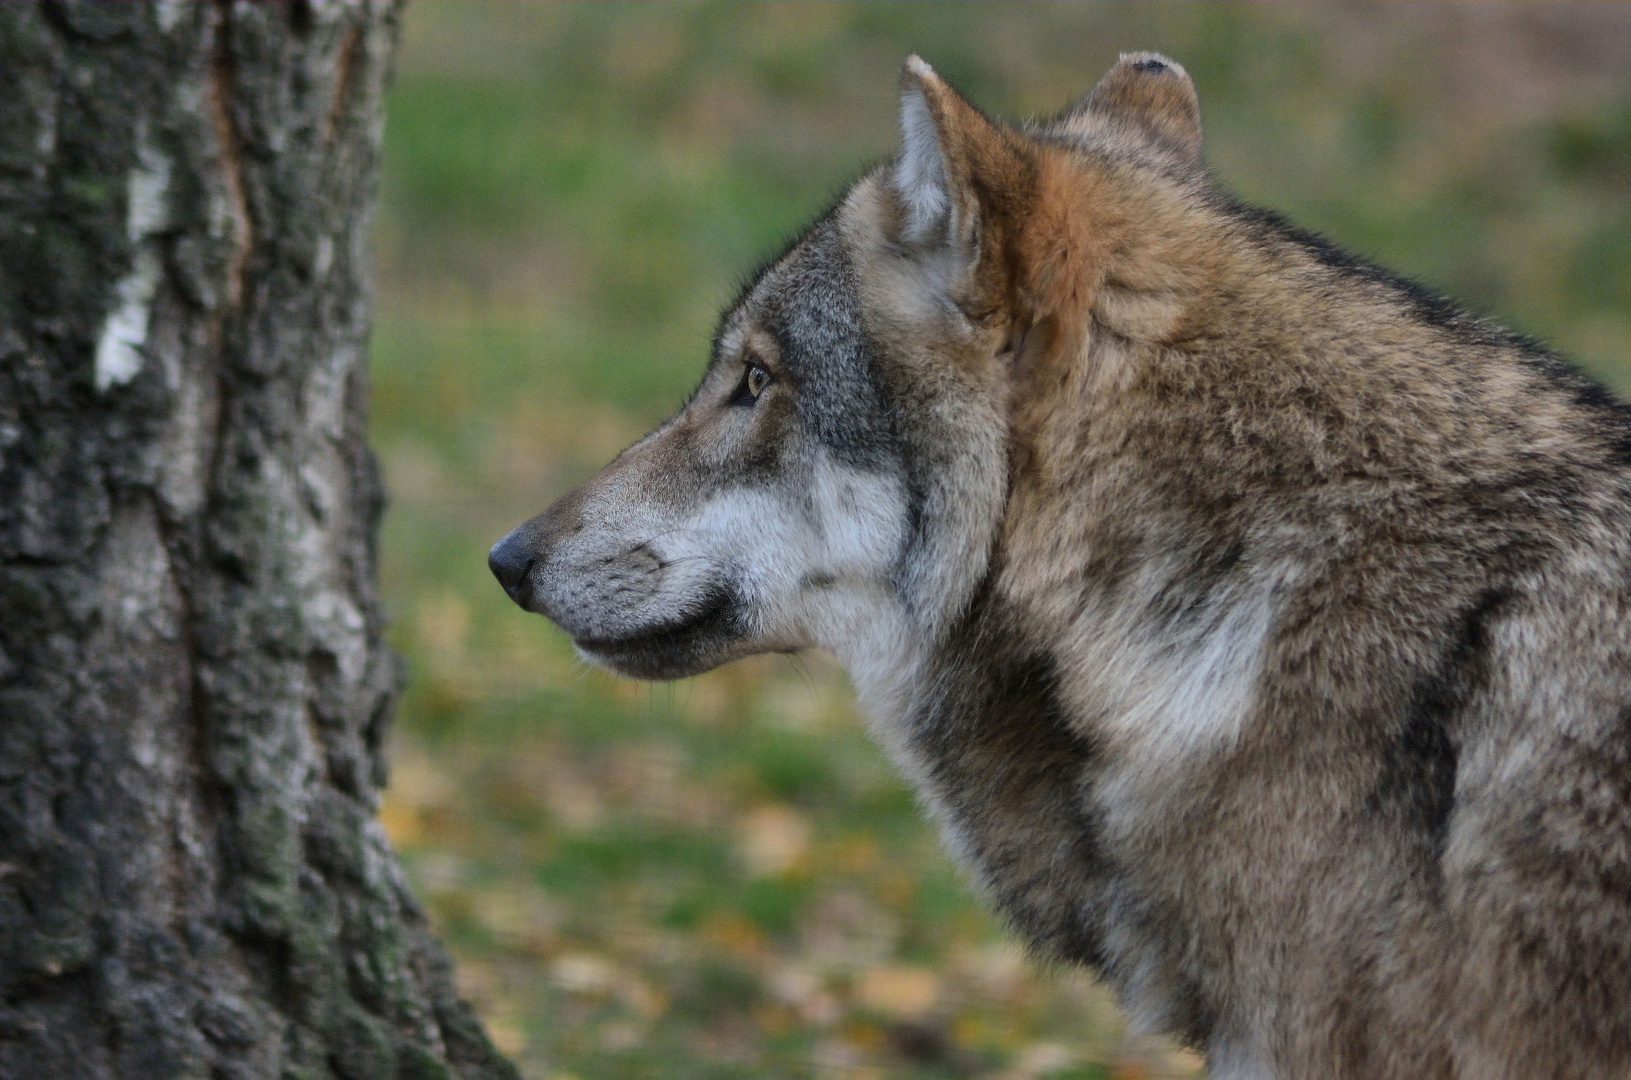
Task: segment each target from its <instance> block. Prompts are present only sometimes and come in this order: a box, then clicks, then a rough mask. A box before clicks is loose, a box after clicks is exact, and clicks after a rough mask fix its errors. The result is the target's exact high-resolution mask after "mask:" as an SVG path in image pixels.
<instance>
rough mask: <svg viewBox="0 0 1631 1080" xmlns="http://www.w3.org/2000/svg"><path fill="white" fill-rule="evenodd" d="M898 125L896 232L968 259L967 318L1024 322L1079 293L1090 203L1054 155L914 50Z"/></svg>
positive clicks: (910, 241) (903, 76)
mask: <svg viewBox="0 0 1631 1080" xmlns="http://www.w3.org/2000/svg"><path fill="white" fill-rule="evenodd" d="M901 128H902V149H901V159H900V162H899V164H898V165H897V169H896V180H895V189H896V193H897V195H898V196H899V197H900V199H901V204H902V208H901V224H900V228H899V237H900V239H901V240H902V241H903V242H904V243H905V244H906V245H907V246H909V247H915V248H922V249H928V250H940V249H945V248H951V249H953V250H956V251H958V252H959V253H962V254H966V255H968V256H970V257H971V263H970V268H971V270H972V276H971V278H970V279H969V282H968V284H969V286H970V288H969V291H968V295H966V296H962V297H959V298H958V300H959V302H960V303H961V305H962V306H963V308H964V310H965V311H966V312H967V313H968V314H969V315H970V316H972V317H974V318H976V319H980V320H981V321H987V322H990V321H1008V322H1011V323H1015V324H1018V326H1019V327H1020V328H1023V327H1024V326H1026V325H1028V324H1030V323H1031V322H1033V321H1036V320H1038V319H1043V318H1047V317H1049V316H1051V315H1055V314H1059V313H1060V310H1059V309H1060V308H1061V307H1063V306H1066V304H1067V301H1071V300H1079V299H1083V298H1082V297H1079V296H1078V295H1077V294H1078V293H1079V292H1080V289H1079V287H1078V286H1079V283H1080V277H1081V273H1082V271H1083V270H1084V264H1083V260H1084V259H1085V258H1086V257H1087V255H1088V248H1089V246H1090V245H1089V243H1088V242H1087V240H1088V238H1087V237H1086V236H1085V234H1084V232H1083V226H1084V224H1085V222H1084V220H1083V219H1084V215H1085V212H1086V207H1085V205H1083V204H1082V202H1081V200H1080V197H1079V196H1080V192H1079V191H1078V190H1077V185H1076V184H1075V183H1073V182H1072V178H1073V170H1071V169H1070V168H1069V166H1068V164H1067V163H1066V161H1065V160H1064V158H1063V155H1062V154H1061V153H1060V151H1058V150H1057V149H1056V148H1052V147H1048V146H1044V145H1043V144H1040V143H1038V142H1036V141H1035V140H1033V139H1030V138H1028V137H1027V136H1025V135H1024V134H1022V133H1020V132H1018V131H1015V130H1013V129H1012V128H1009V127H1006V126H1005V125H1002V124H998V123H995V122H993V121H991V120H990V119H988V118H987V117H986V116H985V115H984V114H983V113H981V112H980V111H979V110H978V109H976V108H975V107H974V106H973V105H971V104H969V102H968V101H967V100H966V99H964V98H963V96H962V95H961V94H959V93H958V92H957V91H956V90H955V89H954V88H953V87H952V86H951V84H949V83H948V82H946V81H945V80H944V79H942V78H941V77H940V76H939V75H938V74H937V73H936V72H935V71H934V69H932V68H931V67H929V65H928V64H926V63H924V62H923V61H922V60H921V59H919V58H918V57H916V56H913V57H909V58H908V59H907V61H906V64H905V67H904V69H903V71H902V73H901ZM1069 306H1079V304H1071V305H1069Z"/></svg>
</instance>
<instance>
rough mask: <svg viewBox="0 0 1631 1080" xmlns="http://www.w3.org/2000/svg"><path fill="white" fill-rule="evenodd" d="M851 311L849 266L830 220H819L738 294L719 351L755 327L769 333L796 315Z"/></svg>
mask: <svg viewBox="0 0 1631 1080" xmlns="http://www.w3.org/2000/svg"><path fill="white" fill-rule="evenodd" d="M853 308H854V289H853V286H852V284H851V281H850V270H849V261H848V258H847V257H846V256H845V254H844V251H843V248H842V245H841V242H840V240H839V235H838V230H837V228H836V227H835V226H834V225H833V222H832V218H831V215H828V216H825V217H822V218H820V219H818V220H817V221H816V222H815V223H814V224H813V225H811V226H810V227H809V228H808V229H806V230H805V231H804V233H803V234H802V235H800V236H799V237H798V239H796V240H794V241H793V242H792V243H791V244H789V245H788V247H787V250H786V251H784V252H783V253H782V254H781V255H780V256H778V257H777V258H775V259H773V260H771V261H770V262H769V263H767V264H765V266H764V267H763V268H762V269H761V270H760V271H759V272H758V274H757V275H755V277H754V278H753V280H752V282H751V283H750V284H749V285H748V286H747V287H746V288H745V289H743V290H742V293H741V295H740V296H739V297H738V299H737V301H736V303H735V304H734V305H733V306H732V308H731V309H730V311H729V312H728V313H727V314H726V316H725V319H724V321H723V324H722V326H721V328H720V341H721V344H724V345H733V344H739V343H740V339H741V338H742V336H743V335H744V334H746V333H747V332H748V331H749V330H751V329H753V328H754V327H759V328H761V329H764V330H768V331H771V332H774V331H775V330H776V329H777V328H778V326H779V325H780V324H781V323H783V322H785V321H786V320H787V318H788V317H789V316H796V315H797V314H798V313H799V312H800V311H801V310H810V309H814V310H821V311H828V312H832V313H833V314H835V315H836V314H839V313H840V312H848V311H850V310H852V309H853Z"/></svg>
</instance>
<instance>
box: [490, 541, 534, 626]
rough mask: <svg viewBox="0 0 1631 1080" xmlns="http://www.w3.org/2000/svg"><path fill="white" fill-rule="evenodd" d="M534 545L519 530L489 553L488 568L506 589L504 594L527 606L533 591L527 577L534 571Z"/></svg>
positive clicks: (495, 545)
mask: <svg viewBox="0 0 1631 1080" xmlns="http://www.w3.org/2000/svg"><path fill="white" fill-rule="evenodd" d="M532 563H533V553H532V545H531V544H529V543H528V542H527V538H526V537H524V536H522V535H521V530H520V529H517V530H516V531H515V532H512V533H510V534H509V535H508V536H506V537H504V539H502V540H500V541H499V542H498V543H496V544H494V545H493V550H492V551H489V552H488V553H487V568H488V569H489V570H491V571H492V572H493V576H494V577H496V578H498V583H499V584H500V585H502V586H503V587H504V592H505V593H507V594H508V595H509V598H510V599H511V600H514V601H515V602H516V603H518V604H520V605H521V606H522V607H526V606H527V600H528V593H530V592H531V589H530V588H529V587H528V584H527V575H528V573H529V572H530V571H531V570H532Z"/></svg>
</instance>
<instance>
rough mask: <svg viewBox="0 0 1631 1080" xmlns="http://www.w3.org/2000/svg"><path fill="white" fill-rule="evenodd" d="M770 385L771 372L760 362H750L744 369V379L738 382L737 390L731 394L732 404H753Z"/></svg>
mask: <svg viewBox="0 0 1631 1080" xmlns="http://www.w3.org/2000/svg"><path fill="white" fill-rule="evenodd" d="M769 385H770V372H768V371H766V370H765V369H764V368H762V367H760V366H759V365H758V364H749V365H747V367H746V368H745V369H744V370H743V371H742V381H741V382H739V383H737V384H736V391H735V392H734V393H733V394H731V404H732V405H752V404H753V403H754V402H756V401H758V400H759V395H760V394H762V393H764V392H765V387H767V386H769Z"/></svg>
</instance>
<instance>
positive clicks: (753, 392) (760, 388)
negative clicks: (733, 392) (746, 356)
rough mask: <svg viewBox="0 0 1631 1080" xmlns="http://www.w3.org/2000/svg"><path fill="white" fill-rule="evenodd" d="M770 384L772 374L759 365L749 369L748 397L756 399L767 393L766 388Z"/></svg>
mask: <svg viewBox="0 0 1631 1080" xmlns="http://www.w3.org/2000/svg"><path fill="white" fill-rule="evenodd" d="M769 383H770V372H768V371H766V370H765V369H764V368H762V367H760V366H759V365H758V364H754V365H753V366H752V367H750V368H748V396H749V397H752V398H756V397H758V396H759V395H760V394H762V393H764V392H765V387H766V386H767V385H769Z"/></svg>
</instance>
